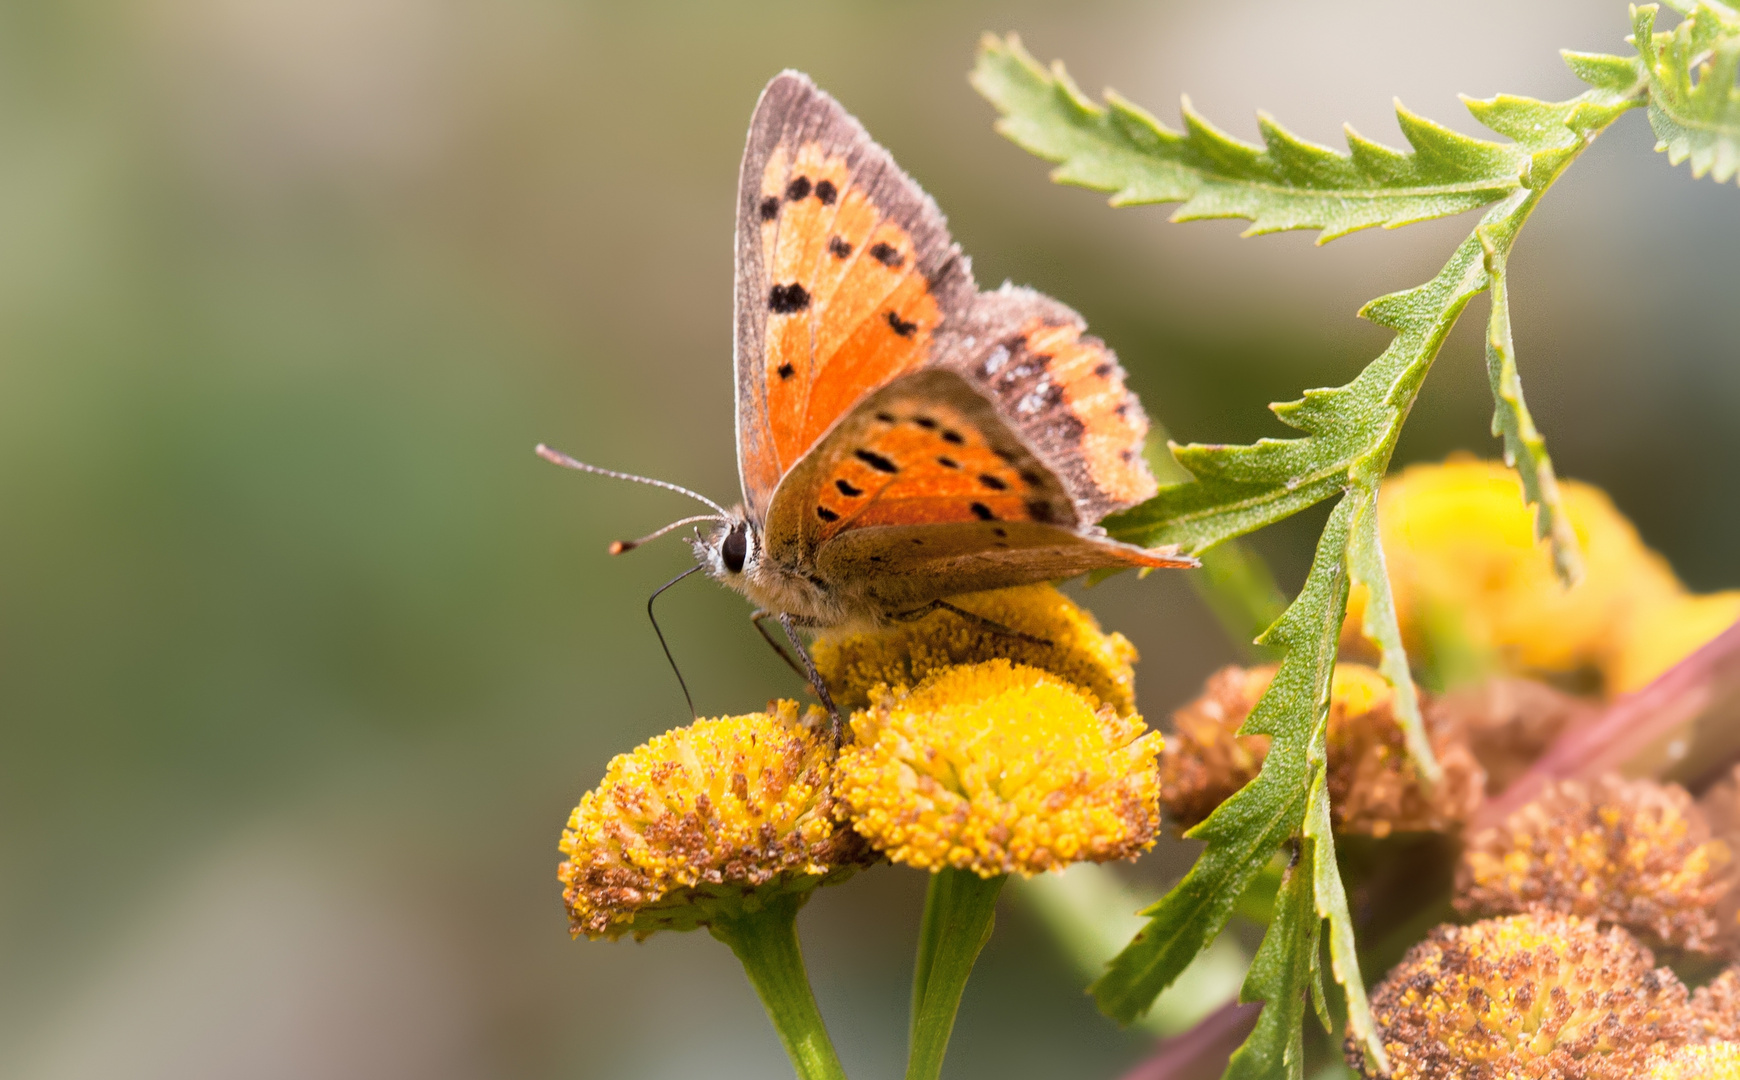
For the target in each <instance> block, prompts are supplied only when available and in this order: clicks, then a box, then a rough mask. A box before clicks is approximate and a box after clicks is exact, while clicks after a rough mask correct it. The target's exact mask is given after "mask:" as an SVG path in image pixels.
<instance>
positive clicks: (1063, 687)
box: [836, 660, 1161, 877]
mask: <svg viewBox="0 0 1740 1080" xmlns="http://www.w3.org/2000/svg"><path fill="white" fill-rule="evenodd" d="M852 732H853V735H854V736H855V741H854V742H853V743H851V744H850V745H848V746H847V747H845V749H844V750H842V751H841V755H840V779H839V781H838V783H837V785H836V790H837V791H838V793H839V797H840V799H841V801H842V802H843V803H844V804H845V808H846V812H847V813H848V814H849V816H850V819H851V822H852V826H853V828H855V829H856V830H857V831H858V832H859V833H861V834H862V835H863V836H864V837H865V839H867V840H868V841H869V842H870V844H871V846H872V847H874V848H876V849H877V850H879V851H881V852H882V853H883V854H885V855H887V856H888V857H889V858H890V859H892V860H894V861H895V862H901V863H906V864H907V865H909V866H915V867H919V868H921V869H927V870H939V869H942V868H943V867H955V868H957V869H963V870H973V871H975V872H977V873H978V874H979V875H981V876H983V877H992V876H995V875H997V874H1008V873H1019V874H1023V875H1031V874H1035V873H1039V872H1041V871H1045V870H1051V869H1057V868H1061V867H1063V866H1065V865H1067V864H1069V863H1072V862H1080V861H1093V862H1104V861H1107V860H1110V859H1122V858H1132V857H1134V856H1135V855H1137V854H1139V853H1140V852H1142V851H1145V850H1147V849H1148V848H1149V847H1151V846H1152V845H1153V843H1154V835H1155V833H1156V831H1157V830H1158V829H1159V826H1160V809H1159V805H1158V778H1157V776H1156V774H1155V771H1154V757H1155V755H1156V754H1157V753H1158V752H1159V750H1160V746H1161V737H1160V734H1159V733H1158V732H1154V731H1149V730H1148V729H1147V725H1145V724H1144V723H1143V722H1142V718H1141V717H1139V716H1122V715H1120V714H1119V713H1118V710H1117V709H1115V708H1113V707H1112V706H1110V705H1101V704H1100V703H1099V702H1098V701H1096V700H1095V699H1094V698H1093V696H1092V695H1090V694H1088V693H1085V692H1084V691H1082V690H1081V689H1080V688H1078V687H1075V686H1072V685H1070V684H1069V683H1067V682H1065V681H1064V680H1063V679H1061V678H1059V677H1057V676H1056V675H1053V674H1051V673H1049V672H1046V671H1042V670H1040V669H1038V668H1035V667H1030V666H1027V665H1025V664H1011V663H1010V662H1009V661H1008V660H991V661H987V662H985V663H980V664H969V665H961V666H957V667H951V668H946V669H944V670H942V671H938V672H936V673H935V674H932V675H930V676H929V677H927V678H926V679H924V680H923V681H922V682H920V683H919V684H918V685H917V686H916V687H914V688H912V689H910V690H905V689H897V690H890V689H887V688H885V687H884V688H878V689H876V690H874V691H872V701H871V704H870V707H869V708H867V709H864V710H861V711H859V712H858V713H856V714H854V715H853V717H852Z"/></svg>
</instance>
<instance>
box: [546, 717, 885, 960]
mask: <svg viewBox="0 0 1740 1080" xmlns="http://www.w3.org/2000/svg"><path fill="white" fill-rule="evenodd" d="M818 716H819V714H812V716H810V717H809V718H806V720H805V721H804V722H800V721H799V718H798V709H797V705H796V703H794V702H790V701H781V702H776V703H775V704H774V705H773V706H771V711H770V712H765V713H750V714H748V715H745V716H727V717H721V718H719V719H716V720H697V721H695V722H694V723H693V724H691V725H689V726H688V727H682V728H677V729H676V730H674V731H668V732H666V733H665V734H663V735H660V736H658V737H657V738H655V739H652V740H651V741H649V742H647V743H645V744H643V745H642V746H640V747H638V748H636V749H635V750H634V751H633V752H632V753H628V754H619V755H617V756H616V757H615V758H614V759H613V760H612V761H611V762H610V766H609V768H608V769H607V771H606V772H605V776H604V781H603V782H602V783H601V784H599V785H598V787H597V788H595V789H594V790H592V791H589V792H587V793H586V795H585V796H584V797H583V798H582V799H581V800H580V805H579V806H577V807H575V808H574V813H573V814H572V815H571V816H570V817H569V819H568V827H567V829H565V830H564V831H563V833H562V843H561V850H562V854H563V855H564V856H566V859H565V860H564V861H563V863H562V865H561V867H560V869H559V872H558V875H557V876H558V877H559V879H560V880H561V882H562V886H563V892H562V898H563V901H564V902H565V903H566V904H567V907H568V918H569V924H570V927H571V929H572V931H573V933H574V935H575V936H579V935H581V934H585V935H586V936H588V937H594V938H597V937H611V938H614V937H620V936H621V935H623V934H625V933H632V934H634V935H635V937H637V938H644V937H645V936H646V935H648V934H650V933H652V932H653V931H655V930H692V929H694V928H695V927H697V926H704V925H707V924H708V923H710V922H711V921H712V920H714V919H716V918H721V917H730V916H733V915H737V914H741V913H742V912H743V911H744V910H746V909H747V910H753V909H754V908H755V907H757V906H758V905H760V904H762V903H764V902H766V900H767V899H768V898H769V897H770V896H773V895H778V894H780V893H787V892H793V891H807V890H809V889H813V888H814V887H815V886H816V885H818V884H821V883H822V882H823V881H824V880H832V879H835V878H839V877H843V876H844V875H846V874H849V873H851V872H852V871H853V870H854V869H855V868H856V867H857V866H858V865H860V864H861V863H862V861H863V860H864V857H865V855H866V852H865V849H864V845H863V843H862V841H860V840H859V839H858V838H857V837H856V836H855V835H854V834H853V833H852V832H851V830H850V829H846V828H843V827H841V826H839V825H838V824H837V823H836V818H835V800H834V796H833V794H832V791H831V788H830V785H831V783H832V781H833V778H834V768H835V767H834V762H833V753H834V751H833V748H832V744H831V742H830V740H829V738H828V735H827V732H826V723H825V721H823V722H819V723H818Z"/></svg>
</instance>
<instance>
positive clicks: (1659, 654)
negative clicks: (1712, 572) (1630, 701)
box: [1605, 589, 1740, 694]
mask: <svg viewBox="0 0 1740 1080" xmlns="http://www.w3.org/2000/svg"><path fill="white" fill-rule="evenodd" d="M1736 619H1740V589H1731V590H1729V591H1728V592H1719V593H1710V594H1708V595H1706V596H1692V595H1689V594H1675V595H1673V596H1670V597H1666V598H1662V599H1658V600H1656V601H1655V602H1654V603H1651V604H1646V605H1643V606H1642V607H1640V609H1639V610H1638V611H1637V612H1636V613H1635V614H1634V615H1633V616H1632V617H1631V619H1630V621H1629V622H1628V623H1627V624H1626V625H1625V626H1623V627H1620V628H1619V630H1620V632H1621V634H1622V639H1621V640H1622V641H1623V642H1624V644H1623V646H1622V647H1621V648H1620V649H1619V651H1618V652H1616V653H1615V654H1614V655H1613V657H1612V658H1611V659H1610V660H1609V661H1608V663H1607V665H1606V669H1605V670H1606V673H1607V690H1608V692H1610V693H1614V694H1627V693H1630V692H1631V691H1633V690H1638V689H1641V688H1643V687H1645V686H1648V685H1649V684H1650V682H1652V681H1653V680H1654V679H1655V677H1656V676H1657V675H1660V674H1661V673H1662V672H1664V671H1666V670H1667V669H1668V668H1671V667H1673V666H1674V665H1675V664H1677V663H1679V662H1680V661H1681V660H1684V659H1685V658H1686V657H1688V656H1690V655H1691V654H1692V653H1694V652H1696V651H1698V648H1699V647H1700V646H1701V645H1703V644H1704V643H1705V642H1707V641H1709V640H1710V639H1711V638H1713V637H1715V636H1716V635H1717V634H1720V633H1721V632H1722V631H1724V630H1726V629H1728V628H1729V627H1730V626H1733V625H1734V621H1735V620H1736Z"/></svg>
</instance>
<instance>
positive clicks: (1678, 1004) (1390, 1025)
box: [1347, 913, 1694, 1080]
mask: <svg viewBox="0 0 1740 1080" xmlns="http://www.w3.org/2000/svg"><path fill="white" fill-rule="evenodd" d="M1371 1011H1372V1017H1373V1018H1374V1019H1375V1020H1376V1021H1377V1023H1378V1028H1379V1031H1380V1034H1381V1037H1382V1039H1383V1045H1384V1050H1385V1051H1386V1052H1387V1053H1388V1054H1389V1058H1390V1066H1391V1072H1390V1076H1391V1077H1392V1080H1462V1078H1465V1077H1475V1076H1479V1077H1494V1078H1496V1077H1543V1078H1544V1077H1572V1076H1575V1077H1581V1078H1584V1080H1636V1078H1637V1077H1639V1076H1641V1075H1643V1072H1644V1069H1643V1066H1644V1063H1645V1062H1646V1061H1647V1060H1649V1059H1650V1057H1651V1056H1652V1055H1655V1054H1659V1053H1661V1052H1663V1051H1665V1050H1668V1049H1671V1048H1673V1047H1675V1046H1679V1045H1681V1044H1683V1043H1686V1042H1687V1041H1689V1040H1690V1039H1691V1038H1692V1037H1693V1035H1694V1028H1693V1025H1692V1023H1691V1020H1690V1015H1689V1011H1688V1009H1687V1004H1686V988H1685V986H1684V985H1682V984H1681V983H1680V981H1679V979H1678V978H1677V977H1675V975H1674V973H1673V972H1672V971H1670V970H1668V969H1667V968H1657V967H1656V966H1655V958H1654V956H1653V955H1652V954H1651V953H1650V951H1649V950H1648V949H1646V948H1644V947H1643V946H1642V945H1640V944H1638V943H1637V941H1636V940H1635V939H1633V938H1632V937H1631V935H1629V934H1627V933H1626V932H1625V931H1624V930H1620V929H1617V928H1614V929H1610V930H1601V929H1600V928H1599V927H1598V926H1597V925H1596V923H1595V921H1594V920H1593V919H1577V918H1572V917H1569V916H1565V915H1553V914H1545V913H1538V914H1529V915H1514V916H1511V917H1509V918H1504V919H1487V920H1485V921H1484V922H1478V923H1475V924H1473V925H1472V926H1452V925H1443V926H1439V927H1438V928H1437V929H1436V930H1433V931H1432V932H1431V934H1429V935H1427V937H1426V939H1425V940H1424V941H1422V942H1420V943H1419V944H1418V945H1416V946H1414V947H1413V948H1412V949H1410V950H1409V951H1408V954H1407V956H1406V957H1404V958H1403V959H1402V962H1401V963H1400V964H1398V965H1396V967H1395V968H1394V969H1393V970H1392V971H1391V972H1390V973H1389V975H1388V976H1387V977H1386V978H1385V979H1384V981H1383V982H1382V983H1381V984H1380V985H1379V986H1378V988H1377V989H1376V990H1375V991H1374V992H1373V993H1372V995H1371ZM1347 1056H1348V1063H1349V1064H1351V1065H1353V1066H1354V1067H1355V1068H1356V1069H1365V1068H1366V1066H1365V1062H1364V1060H1363V1058H1364V1055H1363V1054H1361V1053H1360V1052H1359V1048H1358V1047H1357V1046H1356V1045H1355V1044H1353V1043H1352V1042H1351V1041H1350V1042H1349V1044H1348V1055H1347ZM1363 1075H1365V1076H1367V1077H1374V1076H1375V1075H1376V1074H1375V1073H1373V1072H1370V1071H1366V1072H1364V1074H1363Z"/></svg>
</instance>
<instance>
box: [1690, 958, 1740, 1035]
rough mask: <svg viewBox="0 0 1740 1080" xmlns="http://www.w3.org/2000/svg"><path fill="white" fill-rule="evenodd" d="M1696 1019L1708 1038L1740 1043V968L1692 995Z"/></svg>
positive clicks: (1711, 981) (1702, 987)
mask: <svg viewBox="0 0 1740 1080" xmlns="http://www.w3.org/2000/svg"><path fill="white" fill-rule="evenodd" d="M1692 1016H1693V1018H1694V1020H1695V1022H1696V1023H1697V1025H1698V1030H1699V1031H1700V1032H1702V1034H1703V1035H1704V1037H1705V1038H1709V1039H1725V1040H1727V1041H1730V1042H1740V968H1732V967H1730V968H1728V969H1726V970H1724V971H1723V972H1722V973H1721V974H1720V975H1718V976H1716V977H1715V978H1714V979H1712V980H1710V982H1709V983H1707V984H1706V985H1704V986H1700V987H1698V989H1697V990H1696V991H1695V992H1693V994H1692Z"/></svg>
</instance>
